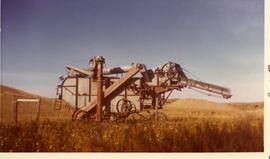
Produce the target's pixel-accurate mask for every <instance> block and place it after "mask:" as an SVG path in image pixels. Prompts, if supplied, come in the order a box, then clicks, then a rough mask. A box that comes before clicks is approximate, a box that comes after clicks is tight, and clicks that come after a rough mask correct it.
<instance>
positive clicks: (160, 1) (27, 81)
mask: <svg viewBox="0 0 270 159" xmlns="http://www.w3.org/2000/svg"><path fill="white" fill-rule="evenodd" d="M263 8H264V4H263V0H114V1H112V0H76V1H75V0H57V1H56V0H46V1H45V0H23V1H22V0H2V13H1V14H2V32H1V33H2V35H1V36H2V52H1V55H2V57H1V64H2V72H1V75H2V84H4V85H9V86H13V87H16V88H20V89H23V90H26V91H29V92H32V93H37V94H40V95H43V96H48V97H54V95H55V87H56V83H57V80H58V77H59V76H60V75H62V74H65V65H66V64H72V65H74V66H79V67H87V65H88V61H89V59H90V58H92V57H93V56H95V55H98V54H100V55H103V56H104V57H105V59H106V62H107V63H106V66H121V65H126V64H130V63H132V62H139V63H144V64H146V66H148V67H153V66H157V65H160V64H163V63H166V62H168V61H174V62H176V63H179V64H180V65H181V66H182V67H184V68H185V69H187V70H189V71H191V72H192V73H193V74H195V75H196V76H198V77H199V78H200V79H201V80H202V81H205V82H209V83H214V84H219V85H222V86H225V87H228V88H230V89H231V90H232V93H233V97H232V98H231V99H229V100H223V99H221V98H215V97H209V96H205V95H200V94H198V93H196V92H193V91H190V90H188V89H186V90H184V91H183V92H179V93H174V94H173V97H178V98H187V97H188V98H203V99H207V100H214V101H221V102H243V101H244V102H250V101H263V18H264V17H263Z"/></svg>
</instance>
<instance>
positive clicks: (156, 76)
mask: <svg viewBox="0 0 270 159" xmlns="http://www.w3.org/2000/svg"><path fill="white" fill-rule="evenodd" d="M104 64H105V59H104V58H103V57H102V56H96V57H94V58H92V59H91V60H90V62H89V68H87V69H80V68H76V67H74V66H71V65H67V66H66V70H67V76H66V77H61V84H59V85H58V87H57V98H56V100H55V109H56V110H57V109H61V105H62V101H63V100H64V101H69V100H71V98H70V96H65V95H64V93H65V92H67V91H69V92H70V93H71V94H72V96H74V97H75V100H73V102H71V103H69V105H71V108H72V112H73V115H72V119H73V120H78V119H82V118H89V119H94V120H96V121H102V120H104V119H114V118H127V117H128V116H129V115H130V114H132V113H138V112H140V111H142V110H145V109H148V108H150V109H155V110H156V112H157V110H158V108H162V106H163V105H164V104H165V102H166V100H167V99H168V97H169V96H170V95H171V93H172V91H173V90H178V91H181V89H183V88H185V87H193V88H197V89H201V90H204V91H208V92H212V93H215V94H217V95H221V96H222V97H224V98H226V99H227V98H230V97H231V96H232V95H231V92H230V90H229V89H228V88H225V87H221V86H218V85H213V84H210V83H206V82H201V81H198V80H194V79H191V78H188V77H187V76H186V74H185V73H184V71H183V70H182V68H181V66H180V65H179V64H177V63H174V62H168V63H166V64H164V65H162V66H160V67H157V68H156V69H154V70H152V69H147V68H146V66H145V65H144V64H139V63H137V64H131V65H128V66H122V67H113V68H104ZM119 74H121V75H122V76H121V77H119ZM71 79H75V80H72V81H71ZM68 80H69V81H71V82H70V83H71V84H67V82H66V81H68ZM80 80H84V83H87V82H86V80H88V84H84V85H83V86H82V87H84V88H85V87H86V88H85V90H87V91H85V92H84V93H83V94H80V93H79V83H80ZM93 84H94V85H95V88H94V87H93V88H92V85H93ZM70 88H72V89H73V90H70ZM82 96H84V97H85V100H84V101H85V103H84V104H83V106H80V107H78V101H79V100H78V99H79V98H80V97H82ZM119 96H121V98H120V99H119V98H118V97H119ZM132 96H134V97H136V100H137V101H138V102H135V103H137V105H136V104H135V105H134V101H132V100H130V98H131V97H132ZM86 97H87V98H88V100H86ZM113 102H114V103H115V105H114V107H116V109H115V111H112V103H113ZM156 118H157V114H156Z"/></svg>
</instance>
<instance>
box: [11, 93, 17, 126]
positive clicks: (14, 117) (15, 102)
mask: <svg viewBox="0 0 270 159" xmlns="http://www.w3.org/2000/svg"><path fill="white" fill-rule="evenodd" d="M17 103H18V102H17V100H16V101H14V96H12V107H13V122H14V123H15V124H17V121H18V105H17Z"/></svg>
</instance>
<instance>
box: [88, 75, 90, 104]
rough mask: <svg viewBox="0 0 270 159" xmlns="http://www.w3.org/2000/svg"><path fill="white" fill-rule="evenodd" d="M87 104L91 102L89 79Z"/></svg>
mask: <svg viewBox="0 0 270 159" xmlns="http://www.w3.org/2000/svg"><path fill="white" fill-rule="evenodd" d="M88 87H89V88H88V102H90V101H91V77H89V85H88Z"/></svg>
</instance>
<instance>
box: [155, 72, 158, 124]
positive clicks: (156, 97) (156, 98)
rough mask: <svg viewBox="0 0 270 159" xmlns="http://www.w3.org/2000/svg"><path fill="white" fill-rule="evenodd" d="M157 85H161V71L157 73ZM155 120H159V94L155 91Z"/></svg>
mask: <svg viewBox="0 0 270 159" xmlns="http://www.w3.org/2000/svg"><path fill="white" fill-rule="evenodd" d="M157 87H159V73H157ZM155 100H156V101H155V121H158V107H159V94H157V93H156V92H155Z"/></svg>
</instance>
